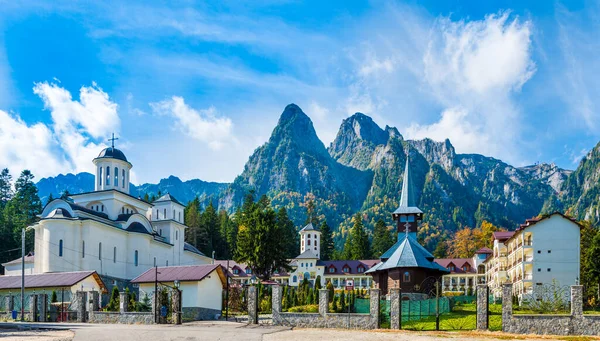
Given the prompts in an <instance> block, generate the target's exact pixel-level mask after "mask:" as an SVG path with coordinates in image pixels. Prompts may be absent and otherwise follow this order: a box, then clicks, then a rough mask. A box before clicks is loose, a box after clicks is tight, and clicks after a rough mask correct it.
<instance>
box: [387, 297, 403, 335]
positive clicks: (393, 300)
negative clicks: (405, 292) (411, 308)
mask: <svg viewBox="0 0 600 341" xmlns="http://www.w3.org/2000/svg"><path fill="white" fill-rule="evenodd" d="M401 297H402V293H401V291H400V288H393V289H390V329H400V328H401V326H402V323H401V321H400V320H401V319H402V313H401V311H400V309H402V305H401V301H400V300H401Z"/></svg>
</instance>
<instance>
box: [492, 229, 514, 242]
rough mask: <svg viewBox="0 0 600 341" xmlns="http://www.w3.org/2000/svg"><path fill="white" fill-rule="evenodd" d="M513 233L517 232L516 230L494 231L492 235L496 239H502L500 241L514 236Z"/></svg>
mask: <svg viewBox="0 0 600 341" xmlns="http://www.w3.org/2000/svg"><path fill="white" fill-rule="evenodd" d="M513 234H515V232H514V231H502V232H493V233H492V237H493V238H494V239H495V240H500V241H502V240H506V239H508V238H510V237H512V236H513Z"/></svg>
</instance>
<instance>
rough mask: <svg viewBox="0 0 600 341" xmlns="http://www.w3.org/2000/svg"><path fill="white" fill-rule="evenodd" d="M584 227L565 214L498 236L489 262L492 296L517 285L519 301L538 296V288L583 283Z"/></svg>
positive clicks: (487, 262) (487, 264)
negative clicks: (581, 279)
mask: <svg viewBox="0 0 600 341" xmlns="http://www.w3.org/2000/svg"><path fill="white" fill-rule="evenodd" d="M580 228H581V225H579V224H578V223H577V222H576V221H575V220H574V219H572V218H570V217H567V216H565V215H563V214H561V213H553V214H550V215H546V216H543V217H540V218H534V219H528V220H527V221H526V222H525V223H524V224H521V225H520V226H519V228H517V230H516V231H514V232H504V233H502V234H500V233H496V234H495V235H494V250H493V254H492V257H490V258H489V259H488V260H487V261H486V262H485V264H486V277H487V278H488V281H489V285H490V289H491V293H492V294H493V295H494V297H496V298H499V297H501V294H502V292H501V291H502V289H501V286H502V284H503V283H506V282H509V283H512V284H513V294H514V295H515V296H516V297H518V298H519V300H523V299H526V297H525V296H527V295H535V289H536V287H538V286H543V285H547V284H552V285H558V286H569V285H575V284H577V283H578V282H579V271H580V265H581V263H580V262H581V259H580V251H581V250H580V238H581V232H580Z"/></svg>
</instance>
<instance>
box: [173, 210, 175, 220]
mask: <svg viewBox="0 0 600 341" xmlns="http://www.w3.org/2000/svg"><path fill="white" fill-rule="evenodd" d="M173 220H175V210H173Z"/></svg>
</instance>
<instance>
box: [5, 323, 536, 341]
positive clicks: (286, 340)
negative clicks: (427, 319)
mask: <svg viewBox="0 0 600 341" xmlns="http://www.w3.org/2000/svg"><path fill="white" fill-rule="evenodd" d="M15 325H20V326H21V327H26V326H28V325H27V324H13V325H12V326H13V327H14V326H15ZM3 326H5V327H8V326H9V324H4V323H0V329H2V328H3ZM32 326H34V327H36V328H44V327H45V328H53V329H54V328H63V329H70V330H72V331H73V332H74V333H75V338H74V339H73V340H74V341H104V340H117V341H129V340H132V341H138V340H139V341H154V340H165V341H195V340H203V341H205V340H235V341H255V340H256V341H263V340H264V341H306V340H316V341H330V340H332V341H337V340H339V341H350V340H352V341H353V340H357V341H367V340H368V341H392V340H393V341H442V340H443V341H448V340H449V339H450V340H452V341H466V340H486V341H495V340H510V339H519V340H526V339H529V338H528V337H523V336H522V335H519V336H510V335H506V334H498V333H473V332H471V333H443V332H439V333H436V332H406V331H400V332H396V331H349V330H336V329H294V330H291V329H290V328H285V327H272V326H248V325H246V324H241V323H234V322H194V323H186V324H184V325H182V326H173V325H118V324H40V323H37V324H35V325H32ZM1 336H2V335H0V337H1ZM21 340H24V339H21ZM532 340H536V338H532Z"/></svg>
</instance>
